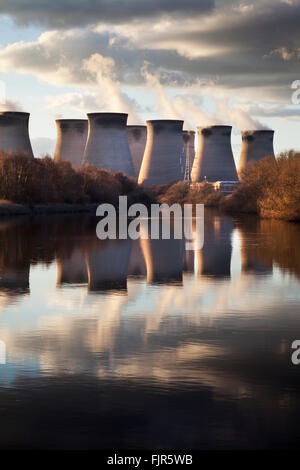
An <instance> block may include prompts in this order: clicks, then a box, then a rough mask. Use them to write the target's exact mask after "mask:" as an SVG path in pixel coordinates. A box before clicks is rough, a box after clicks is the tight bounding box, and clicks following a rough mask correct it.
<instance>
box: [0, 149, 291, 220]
mask: <svg viewBox="0 0 300 470" xmlns="http://www.w3.org/2000/svg"><path fill="white" fill-rule="evenodd" d="M241 181H242V184H241V185H240V186H239V187H238V188H237V189H236V190H235V191H234V192H233V194H231V195H227V196H226V195H223V194H222V193H221V192H220V191H215V190H214V188H213V187H212V185H210V184H209V183H207V182H203V183H201V184H199V185H198V186H197V188H193V187H192V186H190V185H189V184H188V183H186V182H178V183H175V184H169V185H161V186H156V187H152V188H145V187H143V186H139V185H138V184H137V181H136V180H135V179H133V178H130V177H127V176H126V175H124V174H123V173H121V172H116V173H112V172H111V171H108V170H105V169H101V168H95V167H94V166H92V165H88V164H86V165H84V166H83V167H82V168H80V169H78V170H75V169H73V168H72V166H71V165H70V163H69V162H58V163H56V162H54V161H53V160H52V159H51V158H50V157H44V158H35V159H28V158H27V157H26V155H24V154H22V153H14V154H13V155H12V154H10V153H7V152H0V199H2V200H6V201H7V200H8V201H11V202H14V203H19V204H27V205H32V204H56V203H67V204H88V203H99V204H100V203H102V202H108V203H111V204H114V205H116V204H117V203H118V197H119V196H120V195H127V197H128V203H129V204H133V203H135V202H141V203H143V204H145V205H147V206H149V205H150V204H151V203H154V202H160V203H167V204H173V203H181V204H184V203H195V204H196V203H202V204H205V205H207V206H211V207H217V208H219V209H220V210H222V211H225V212H230V213H253V214H257V215H259V216H260V217H263V218H276V219H283V220H289V221H299V220H300V153H295V152H294V151H289V152H285V153H282V154H281V155H280V156H279V157H278V158H277V159H276V160H274V159H273V158H270V157H266V158H264V159H262V160H260V161H259V162H257V163H249V165H248V166H247V167H246V169H245V170H244V171H243V173H242V175H241Z"/></svg>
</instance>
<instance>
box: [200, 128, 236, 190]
mask: <svg viewBox="0 0 300 470" xmlns="http://www.w3.org/2000/svg"><path fill="white" fill-rule="evenodd" d="M231 129H232V127H231V126H210V127H198V128H197V132H198V147H197V152H196V156H195V159H194V164H193V168H192V173H191V180H192V182H193V183H197V182H201V181H212V182H213V181H236V180H237V179H238V178H237V171H236V167H235V163H234V158H233V153H232V148H231Z"/></svg>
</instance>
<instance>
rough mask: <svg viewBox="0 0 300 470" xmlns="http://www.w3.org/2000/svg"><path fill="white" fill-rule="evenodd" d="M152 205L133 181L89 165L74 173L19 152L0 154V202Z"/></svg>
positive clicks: (147, 194)
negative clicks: (120, 200)
mask: <svg viewBox="0 0 300 470" xmlns="http://www.w3.org/2000/svg"><path fill="white" fill-rule="evenodd" d="M120 195H127V196H128V202H129V204H132V203H134V202H142V203H144V204H146V205H149V204H151V202H152V197H153V196H152V193H151V191H147V190H146V189H144V188H143V187H141V186H139V185H138V184H137V182H136V180H135V179H134V178H129V177H127V176H126V175H124V174H123V173H121V172H117V173H112V172H111V171H108V170H104V169H101V168H95V167H94V166H92V165H84V166H83V167H82V168H80V169H78V170H75V169H73V168H72V166H71V164H70V163H69V162H57V163H56V162H54V161H53V160H52V158H50V157H45V158H34V159H30V158H28V157H27V156H26V155H24V154H22V153H14V154H10V153H8V152H0V199H2V200H8V201H12V202H14V203H20V204H51V203H70V204H85V203H86V204H87V203H102V202H108V203H111V204H115V205H116V204H118V197H119V196H120Z"/></svg>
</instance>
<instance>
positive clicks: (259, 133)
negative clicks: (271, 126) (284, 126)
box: [238, 130, 275, 176]
mask: <svg viewBox="0 0 300 470" xmlns="http://www.w3.org/2000/svg"><path fill="white" fill-rule="evenodd" d="M273 139H274V131H272V130H256V131H243V132H242V151H241V156H240V161H239V165H238V174H239V176H240V175H241V172H242V171H243V170H244V169H245V167H246V165H247V164H248V163H249V162H251V161H252V162H258V161H259V160H261V159H262V158H264V157H267V156H270V157H273V158H275V155H274V147H273Z"/></svg>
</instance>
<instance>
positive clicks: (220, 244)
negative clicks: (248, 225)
mask: <svg viewBox="0 0 300 470" xmlns="http://www.w3.org/2000/svg"><path fill="white" fill-rule="evenodd" d="M233 228H234V226H233V222H232V221H231V220H230V219H227V218H220V217H215V216H213V217H206V219H205V226H204V245H203V248H202V250H200V251H198V252H197V260H198V274H201V275H202V276H212V277H216V278H218V277H220V278H222V277H230V264H231V234H232V231H233Z"/></svg>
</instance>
